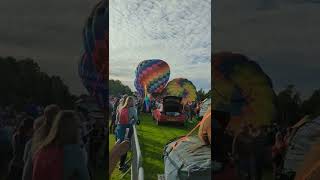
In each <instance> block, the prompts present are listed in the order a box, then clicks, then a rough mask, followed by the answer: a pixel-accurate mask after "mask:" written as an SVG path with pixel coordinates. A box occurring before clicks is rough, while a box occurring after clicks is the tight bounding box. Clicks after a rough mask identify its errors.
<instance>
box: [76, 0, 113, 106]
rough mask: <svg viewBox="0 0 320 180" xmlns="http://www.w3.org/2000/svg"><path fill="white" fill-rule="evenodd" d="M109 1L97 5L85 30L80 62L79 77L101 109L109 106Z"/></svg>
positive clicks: (104, 0) (103, 0)
mask: <svg viewBox="0 0 320 180" xmlns="http://www.w3.org/2000/svg"><path fill="white" fill-rule="evenodd" d="M108 20H109V16H108V8H107V1H106V0H102V1H100V2H98V3H97V5H96V6H95V7H94V8H93V10H92V12H91V13H90V15H89V17H88V19H87V21H86V23H85V26H84V28H83V43H84V53H83V56H82V58H81V59H80V62H79V69H78V71H79V76H80V78H81V80H82V83H83V85H84V86H85V87H86V89H87V90H88V91H89V93H90V94H91V95H92V96H94V97H96V99H97V102H98V104H99V105H100V107H101V108H103V109H106V108H107V106H108V104H107V102H108V89H107V84H106V83H107V80H108V63H109V62H108V58H109V57H108V56H109V54H108V53H109V49H108V48H109V46H108V41H109V40H108V30H109V29H108V25H109V22H108Z"/></svg>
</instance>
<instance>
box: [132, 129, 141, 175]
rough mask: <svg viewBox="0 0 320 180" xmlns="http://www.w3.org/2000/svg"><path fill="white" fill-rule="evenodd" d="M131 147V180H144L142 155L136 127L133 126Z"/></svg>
mask: <svg viewBox="0 0 320 180" xmlns="http://www.w3.org/2000/svg"><path fill="white" fill-rule="evenodd" d="M131 145H132V147H131V148H132V164H131V180H144V170H143V167H142V153H141V149H140V144H139V139H138V133H137V129H136V126H135V125H134V126H133V138H131Z"/></svg>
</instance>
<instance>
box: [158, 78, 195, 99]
mask: <svg viewBox="0 0 320 180" xmlns="http://www.w3.org/2000/svg"><path fill="white" fill-rule="evenodd" d="M163 93H164V95H165V96H178V97H182V104H186V103H188V102H193V101H195V100H196V99H197V89H196V87H195V86H194V85H193V83H192V82H191V81H189V80H188V79H184V78H176V79H173V80H171V81H170V82H169V83H168V85H167V87H166V88H165V90H164V92H163Z"/></svg>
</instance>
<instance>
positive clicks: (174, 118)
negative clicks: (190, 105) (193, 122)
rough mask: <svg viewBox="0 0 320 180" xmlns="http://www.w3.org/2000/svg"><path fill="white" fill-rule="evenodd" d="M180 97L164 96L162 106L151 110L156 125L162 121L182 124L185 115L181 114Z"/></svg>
mask: <svg viewBox="0 0 320 180" xmlns="http://www.w3.org/2000/svg"><path fill="white" fill-rule="evenodd" d="M181 100H182V98H181V97H177V96H166V97H164V98H163V104H162V108H161V107H157V108H156V109H154V110H153V112H152V117H153V119H154V120H155V121H156V123H157V125H159V124H161V123H163V122H175V123H179V124H181V125H184V122H185V121H186V119H187V117H186V115H185V114H183V112H182V109H183V106H182V104H181Z"/></svg>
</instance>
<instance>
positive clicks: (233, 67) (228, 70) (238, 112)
mask: <svg viewBox="0 0 320 180" xmlns="http://www.w3.org/2000/svg"><path fill="white" fill-rule="evenodd" d="M212 65H213V69H212V70H213V78H212V81H213V87H214V89H213V90H214V91H213V97H214V98H213V99H214V100H213V109H214V110H219V111H224V112H229V113H230V115H231V118H230V122H229V124H228V127H227V128H230V129H231V130H235V131H237V130H239V129H240V125H241V124H242V123H250V124H252V125H254V126H263V125H269V124H270V123H271V122H272V120H273V119H274V117H275V113H276V109H275V93H274V91H273V86H272V82H271V79H270V78H269V77H268V76H267V75H266V74H265V73H264V72H263V70H262V69H261V67H260V66H259V65H258V64H257V63H255V62H254V61H251V60H249V59H248V58H247V57H245V56H243V55H241V54H234V53H229V52H226V53H224V52H223V53H218V54H215V55H213V63H212Z"/></svg>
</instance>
